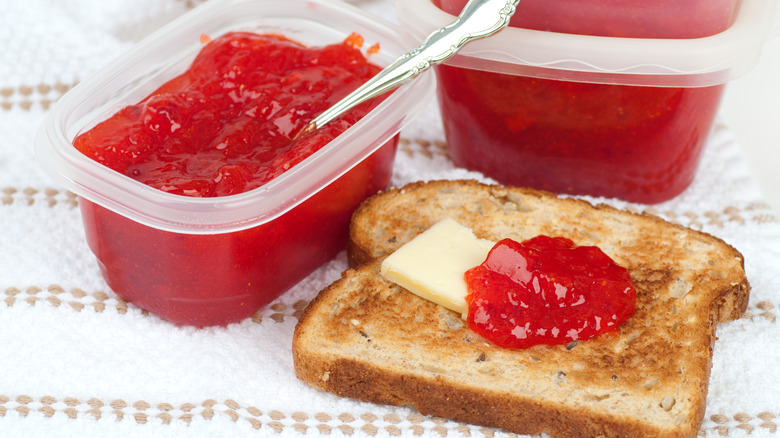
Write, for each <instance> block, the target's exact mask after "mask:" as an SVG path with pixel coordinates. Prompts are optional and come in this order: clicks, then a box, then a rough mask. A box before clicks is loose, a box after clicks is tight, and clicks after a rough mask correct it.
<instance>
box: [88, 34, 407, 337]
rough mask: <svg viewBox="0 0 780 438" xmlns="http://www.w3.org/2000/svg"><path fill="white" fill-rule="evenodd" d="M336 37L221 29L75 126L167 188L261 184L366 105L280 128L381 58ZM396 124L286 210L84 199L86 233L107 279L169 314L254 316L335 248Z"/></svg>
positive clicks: (99, 148)
mask: <svg viewBox="0 0 780 438" xmlns="http://www.w3.org/2000/svg"><path fill="white" fill-rule="evenodd" d="M355 38H356V37H355V36H352V37H350V39H348V41H346V42H344V43H339V44H334V45H330V46H325V47H319V48H317V47H312V48H306V47H303V46H301V45H299V44H297V43H294V42H291V41H289V40H286V39H285V38H283V37H279V36H268V35H255V34H246V33H235V34H228V35H226V36H225V37H221V38H217V39H215V40H213V41H211V42H210V43H209V44H207V45H206V46H205V47H204V48H203V50H202V51H201V52H200V54H199V55H198V57H197V59H196V60H195V61H194V62H193V64H192V66H191V68H190V69H189V70H187V71H186V72H185V73H183V74H182V75H181V76H178V77H176V78H174V79H173V80H171V81H170V82H168V83H166V84H164V85H163V86H161V87H160V88H159V89H158V90H156V91H155V92H154V93H152V94H151V95H150V96H148V97H147V98H145V99H143V100H142V101H141V102H139V103H138V104H136V105H131V106H128V107H126V108H123V109H121V110H120V111H119V112H117V113H116V115H114V116H113V117H111V118H109V119H107V120H106V121H104V122H102V123H100V124H98V125H96V126H95V127H94V128H93V129H92V130H90V131H88V132H85V133H84V134H82V135H80V136H79V137H78V138H77V139H76V141H75V145H76V147H78V149H79V150H81V151H83V152H84V153H85V154H87V155H88V156H89V157H91V158H93V159H95V160H97V161H99V162H100V163H103V164H105V165H106V166H109V167H111V168H113V169H115V170H117V171H118V172H121V173H123V174H125V175H127V176H129V177H131V178H135V179H137V180H139V181H142V182H144V183H146V184H148V185H150V186H152V187H156V188H157V189H160V190H164V191H167V192H170V193H174V194H179V195H186V196H198V197H210V196H222V195H230V194H234V193H239V192H241V191H245V190H249V189H251V188H253V187H257V186H260V185H262V184H263V183H264V182H266V181H268V180H270V179H271V178H274V177H276V176H278V175H279V174H281V173H282V172H284V171H285V170H287V169H289V168H291V167H292V166H293V165H295V164H296V163H297V162H299V161H301V160H303V159H305V158H306V157H308V156H309V155H310V154H312V153H313V152H314V151H316V150H317V149H319V148H320V147H322V146H324V145H325V144H326V143H327V142H328V141H330V140H331V139H332V138H333V137H335V136H337V135H338V134H339V133H340V132H342V131H343V130H345V129H346V128H347V127H349V126H350V125H351V124H352V123H353V122H354V121H355V120H357V119H359V118H360V117H362V115H363V114H365V113H366V112H367V111H368V110H370V109H371V108H372V107H373V106H375V105H376V104H377V102H368V103H367V105H365V106H363V107H360V108H357V109H356V110H355V111H353V112H352V113H350V114H348V115H347V116H345V118H343V119H341V120H340V121H337V122H335V123H333V124H332V126H328V127H327V128H325V129H322V130H321V131H319V132H317V133H316V134H314V135H311V136H310V137H308V138H306V139H304V140H303V141H298V142H290V140H289V136H290V135H291V134H294V133H295V132H296V131H297V129H299V128H302V127H303V126H304V125H305V123H307V122H308V121H309V120H311V118H313V117H314V116H315V115H316V114H314V113H317V112H318V111H319V110H321V109H324V107H327V106H328V105H330V104H331V103H332V102H335V101H336V100H337V99H339V98H340V97H341V96H343V95H345V94H347V93H348V92H350V91H351V90H352V89H354V88H356V87H357V86H358V85H359V84H360V83H362V82H363V81H365V79H367V78H368V77H370V76H371V75H373V74H374V73H375V72H376V71H378V70H379V67H376V66H374V65H372V64H370V63H368V62H367V60H366V58H365V57H364V56H363V55H362V54H361V52H360V51H359V50H358V47H357V44H356V42H355V41H356V40H355ZM396 144H397V136H396V137H394V138H392V139H391V140H389V141H388V142H387V143H386V144H385V145H383V146H382V147H380V148H379V149H378V150H377V151H376V152H374V153H373V154H372V155H371V156H369V157H368V158H366V159H365V160H363V161H362V162H360V163H359V164H358V165H356V166H355V167H354V168H352V169H351V170H349V171H348V172H347V173H346V174H344V175H342V176H341V177H339V178H338V179H337V180H335V181H334V182H332V183H330V184H329V185H328V186H326V187H324V188H323V189H321V190H320V191H319V192H317V193H316V194H314V195H313V196H312V197H310V198H309V199H307V200H305V201H304V202H303V203H302V204H299V205H298V206H296V207H294V208H293V209H292V210H290V211H288V212H287V213H284V214H283V215H282V216H280V217H278V218H276V219H274V220H272V221H270V222H268V223H265V224H262V225H258V226H255V227H252V228H249V229H245V230H241V231H234V232H226V233H221V234H212V235H195V234H184V233H175V232H168V231H163V230H159V229H156V228H153V227H149V226H146V225H142V224H139V223H137V222H134V221H132V220H130V219H128V218H126V217H124V216H121V215H119V214H116V213H114V212H111V211H109V210H107V209H105V208H103V207H101V206H99V205H97V204H95V203H92V202H90V201H88V200H85V199H81V200H80V207H81V211H82V216H83V221H84V225H85V230H86V236H87V241H88V243H89V245H90V248H91V249H92V251H93V252H94V253H95V255H96V257H97V259H98V263H99V265H100V269H101V272H102V274H103V276H104V277H105V279H106V281H107V282H108V284H109V285H110V287H111V288H112V289H113V290H114V291H115V292H117V294H119V295H120V296H122V298H124V299H126V300H128V301H131V302H133V303H134V304H136V305H138V306H140V307H141V308H143V309H146V310H149V311H150V312H151V313H154V314H156V315H158V316H160V317H162V318H164V319H166V320H169V321H172V322H174V323H177V324H186V325H194V326H209V325H223V324H227V323H230V322H235V321H239V320H241V319H244V318H247V317H249V316H252V315H253V314H254V313H255V312H256V311H257V310H258V309H259V308H261V307H262V306H264V305H266V304H268V303H269V302H271V301H272V300H273V299H275V298H277V297H278V296H279V295H281V294H282V293H283V292H284V291H286V290H287V289H288V288H290V287H291V286H293V285H294V284H295V283H297V282H298V281H300V280H301V279H303V278H304V277H305V276H306V275H308V274H309V273H311V272H312V270H314V269H316V268H317V267H318V266H320V265H321V264H322V263H324V262H326V261H327V260H329V259H331V258H333V257H334V256H335V255H336V254H337V253H338V252H339V251H340V250H342V249H343V248H344V244H345V242H346V240H347V226H348V223H349V220H350V217H351V214H352V212H353V211H354V209H355V208H357V206H358V205H359V204H360V202H362V201H363V200H364V199H365V198H366V197H368V196H370V195H372V194H374V193H376V192H377V191H378V190H380V189H382V188H385V187H386V186H387V184H388V183H389V180H390V176H391V173H392V163H393V157H394V155H395V149H396Z"/></svg>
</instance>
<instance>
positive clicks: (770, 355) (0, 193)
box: [0, 0, 780, 437]
mask: <svg viewBox="0 0 780 438" xmlns="http://www.w3.org/2000/svg"><path fill="white" fill-rule="evenodd" d="M192 3H193V2H190V1H187V2H185V1H184V0H134V1H132V2H131V1H116V2H105V1H100V0H69V1H57V0H30V1H26V2H14V1H2V2H0V43H2V47H3V50H0V436H3V437H5V436H12V437H15V436H23V437H27V436H32V437H37V436H58V437H70V436H72V437H76V436H78V437H91V436H101V437H103V436H128V437H135V436H139V437H140V436H143V437H147V436H161V437H166V436H182V435H187V436H193V437H212V436H219V437H231V436H254V435H268V434H271V435H276V434H278V435H281V436H291V437H301V436H317V435H328V434H329V435H330V436H361V437H362V436H367V437H372V436H399V435H402V436H431V437H443V436H449V437H452V436H471V437H481V436H487V437H490V436H493V435H502V434H503V433H502V432H500V431H495V430H492V429H485V428H482V427H476V426H469V425H462V424H458V423H455V422H452V421H447V420H444V419H439V418H432V417H423V416H421V415H419V414H418V413H416V412H415V411H414V410H412V409H409V408H392V407H385V406H377V405H373V404H368V403H359V402H356V401H354V400H348V399H342V398H338V397H335V396H333V395H330V394H326V393H322V392H319V391H316V390H312V389H310V388H309V387H307V386H306V385H304V384H302V383H300V382H299V381H298V380H297V379H296V378H295V376H294V373H293V368H292V357H291V352H290V344H291V336H292V331H293V328H294V326H295V323H296V321H297V319H296V315H297V314H298V312H299V311H300V310H301V308H302V306H303V305H305V303H306V302H308V300H310V299H311V298H313V297H314V296H315V294H316V293H317V291H318V290H320V289H321V288H322V287H323V286H325V285H326V284H328V283H329V282H331V281H332V280H334V279H335V278H337V277H338V276H339V275H340V273H341V271H342V270H343V269H344V268H345V267H346V260H345V256H344V255H343V254H341V255H340V256H339V257H337V258H336V259H335V260H333V261H332V262H330V263H327V264H326V265H324V266H323V267H322V268H320V269H318V270H317V271H316V272H314V273H313V274H312V275H311V276H310V277H309V278H307V279H306V280H304V281H303V282H301V283H300V284H299V285H297V286H296V287H294V288H293V289H292V290H290V291H289V292H288V293H287V294H285V295H284V296H282V297H281V298H280V299H278V300H277V301H276V302H275V303H273V304H272V305H270V306H268V307H267V308H265V309H263V310H262V311H261V312H260V313H259V314H258V315H257V317H255V318H254V319H247V320H245V321H243V322H241V323H238V324H232V325H230V326H228V327H225V328H209V329H203V330H197V329H193V328H183V327H176V326H173V325H171V324H169V323H166V322H164V321H161V320H160V319H158V318H156V317H154V316H150V315H148V314H147V313H146V312H143V311H141V310H140V309H138V308H137V307H135V306H133V305H130V304H127V303H125V302H123V301H122V300H120V299H118V298H117V297H116V295H115V294H114V293H113V292H112V291H111V290H110V289H109V288H108V287H107V286H106V285H105V283H104V282H103V280H102V278H101V277H100V275H99V273H98V269H97V267H96V264H95V261H94V258H93V256H92V254H91V253H90V251H89V249H88V248H87V245H86V243H85V241H84V235H83V230H82V226H81V219H80V216H79V211H78V209H77V208H75V205H76V200H75V198H74V197H73V196H72V195H70V194H69V193H67V192H65V191H64V190H63V189H62V188H61V187H58V186H57V185H55V184H54V183H53V182H52V180H51V179H50V178H49V176H48V175H46V174H45V173H44V172H43V171H42V170H41V169H40V167H39V165H38V164H37V163H36V161H35V158H34V155H33V152H32V144H33V138H34V135H35V132H36V130H37V128H38V125H39V124H40V123H41V120H42V118H43V117H44V115H45V114H46V112H47V109H48V107H49V105H50V104H51V102H53V101H55V100H56V99H57V98H58V97H59V96H60V95H61V94H62V93H63V92H64V91H65V90H67V89H68V88H69V87H70V86H72V85H73V84H74V83H76V82H77V81H79V80H82V79H83V78H84V77H86V76H87V75H89V74H90V73H92V72H94V71H95V70H96V69H98V68H99V67H100V66H101V65H103V64H105V63H106V62H107V61H109V60H110V59H112V58H113V57H115V56H117V55H118V54H120V53H122V51H123V50H126V49H127V48H129V47H130V45H131V44H132V43H133V41H136V40H137V39H138V38H140V37H141V36H143V35H145V34H147V33H148V32H149V31H150V30H153V29H154V28H156V27H157V26H159V25H160V24H162V23H164V22H166V21H168V20H170V19H171V18H173V17H175V16H177V15H179V14H181V13H183V12H185V11H186V10H187V9H188V8H191V7H192V6H193V4H192ZM352 3H354V4H356V5H358V6H360V7H365V8H366V9H368V10H369V11H371V12H373V13H376V14H379V15H382V16H384V17H385V18H387V19H390V20H393V12H392V8H391V6H390V5H389V4H387V3H385V2H384V1H382V0H371V1H370V0H355V1H353V2H352ZM402 139H403V141H402V145H401V147H400V150H399V153H398V156H397V159H396V173H395V175H394V178H393V183H394V184H396V185H402V184H405V183H407V182H410V181H414V180H428V179H437V178H463V177H471V178H477V179H481V180H486V179H485V178H483V177H482V176H481V175H478V174H474V173H469V172H466V171H464V170H462V169H456V168H454V167H453V166H452V165H451V163H450V162H449V161H448V159H447V158H446V155H445V154H444V148H443V144H444V135H443V133H442V130H441V124H440V120H439V115H438V111H437V108H436V104H435V103H432V104H431V105H430V107H429V108H428V109H427V110H426V111H425V112H424V113H423V114H422V115H421V116H420V117H419V118H418V119H416V120H415V121H414V122H413V123H412V124H411V125H410V126H408V127H407V128H406V129H405V130H404V131H403V132H402ZM592 201H594V202H607V203H610V204H613V205H616V206H618V207H621V208H630V209H636V210H647V209H648V208H647V207H645V206H641V205H632V204H627V203H623V202H618V201H612V200H602V199H596V200H592ZM650 210H651V211H653V212H655V213H656V214H658V215H660V216H662V217H664V218H666V219H668V220H671V221H676V222H680V223H682V224H684V225H686V226H691V227H693V228H696V229H701V230H704V231H706V232H709V233H712V234H714V235H716V236H719V237H721V238H722V239H724V240H725V241H726V242H728V243H730V244H732V245H733V246H735V247H736V248H737V249H738V250H740V251H741V252H742V253H743V254H744V256H745V260H746V268H747V273H748V277H749V280H750V282H751V283H752V285H753V291H752V295H751V300H750V307H749V309H748V313H749V314H748V315H746V316H745V317H743V318H742V319H740V320H738V321H735V322H731V323H728V324H723V325H721V326H720V327H719V329H718V336H719V340H718V341H717V342H716V344H715V352H714V359H713V362H714V364H713V369H712V378H711V382H710V392H709V398H708V400H707V403H708V404H707V411H706V418H705V421H704V424H703V426H702V432H703V433H704V434H705V435H706V436H712V437H715V436H744V435H747V434H748V433H749V434H750V436H751V437H761V436H776V433H777V432H776V430H777V428H778V425H780V373H778V372H777V371H776V369H777V366H778V364H780V347H778V341H780V324H778V322H777V321H776V319H777V316H778V313H780V311H778V307H779V306H780V297H778V291H780V270H778V266H780V222H779V221H778V219H777V217H775V216H773V215H772V212H771V210H770V208H769V207H768V206H767V205H766V204H765V203H764V202H763V201H762V197H761V194H760V193H759V191H758V189H757V186H756V184H755V183H754V181H753V180H752V179H751V175H750V174H749V172H748V170H747V168H746V166H745V164H744V163H743V160H742V158H741V157H740V153H739V147H738V145H737V144H736V142H735V140H734V139H733V138H732V136H731V134H730V132H729V130H728V129H727V127H725V126H718V127H717V128H716V130H715V132H714V134H713V136H712V138H711V139H710V141H709V144H708V147H707V150H706V153H705V156H704V159H703V163H702V166H701V171H700V172H699V175H698V177H697V179H696V181H695V182H694V184H693V186H692V187H691V188H690V189H689V190H688V191H686V192H685V193H684V194H682V195H681V196H679V197H677V198H676V199H674V200H672V201H669V202H667V203H664V204H661V205H656V206H653V207H652V208H650ZM508 415H511V413H508Z"/></svg>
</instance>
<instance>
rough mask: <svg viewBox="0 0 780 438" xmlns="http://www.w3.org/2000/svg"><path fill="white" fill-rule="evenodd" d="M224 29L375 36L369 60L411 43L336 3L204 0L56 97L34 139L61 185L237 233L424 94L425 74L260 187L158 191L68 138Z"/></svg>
mask: <svg viewBox="0 0 780 438" xmlns="http://www.w3.org/2000/svg"><path fill="white" fill-rule="evenodd" d="M231 30H249V31H255V32H271V33H281V34H284V35H285V36H287V37H289V38H291V39H294V40H297V41H299V42H301V43H304V44H307V45H322V44H330V43H335V42H340V41H343V40H344V39H345V38H346V37H347V36H348V35H349V34H350V33H352V32H357V33H359V34H361V35H362V36H363V37H364V38H365V41H366V44H367V46H368V45H371V44H374V43H375V42H378V43H379V45H380V51H379V53H375V54H372V55H370V56H371V58H370V59H371V60H372V61H373V62H375V63H377V64H380V65H386V64H389V63H390V62H392V61H393V60H395V59H396V58H397V57H398V56H400V55H401V54H402V53H405V52H406V51H407V50H409V49H410V48H411V47H414V46H415V44H416V41H415V40H414V39H411V38H410V37H409V35H408V34H407V33H406V32H403V30H402V29H400V28H399V27H398V26H396V25H393V24H391V23H387V22H384V21H381V20H378V19H377V18H375V17H373V16H371V15H369V14H366V13H364V12H362V11H360V10H359V9H357V8H355V7H353V6H350V5H348V4H345V3H341V2H331V1H328V0H285V1H278V0H222V1H220V0H215V1H210V2H208V3H206V4H204V5H201V6H199V7H197V8H195V9H194V10H192V11H190V12H189V13H187V14H185V15H184V16H182V17H180V18H179V19H177V20H175V21H173V22H171V23H170V24H168V25H167V26H165V27H163V28H161V29H160V30H158V31H157V32H155V33H153V34H152V35H150V36H149V37H147V38H145V39H144V40H143V41H141V42H139V43H138V44H137V45H135V46H134V47H133V48H132V49H131V50H130V51H128V52H127V53H125V54H124V55H123V56H121V57H120V58H118V59H117V60H115V61H114V62H112V63H110V64H109V65H108V66H106V67H105V68H104V69H102V70H101V71H99V72H98V73H97V74H96V75H95V76H93V77H91V78H88V79H87V80H85V81H83V82H81V83H80V84H79V85H77V86H76V87H74V88H73V89H72V90H71V91H69V92H68V93H67V94H66V95H65V96H63V97H62V98H61V99H60V100H59V101H58V102H57V103H56V104H55V105H54V107H53V108H52V110H51V111H50V114H49V115H48V116H47V119H46V120H45V121H44V123H43V125H42V126H41V128H40V130H39V132H38V135H37V137H36V152H37V155H38V158H39V161H41V163H42V165H43V166H44V167H45V168H46V169H47V170H48V171H49V173H51V174H52V176H53V177H54V178H55V179H57V180H58V181H59V182H60V183H61V184H62V185H63V186H65V187H66V188H67V189H68V190H71V191H73V192H74V193H76V194H77V195H79V196H83V197H85V198H87V199H89V200H91V201H93V202H95V203H97V204H99V205H101V206H103V207H105V208H108V209H110V210H112V211H114V212H116V213H119V214H121V215H123V216H125V217H128V218H130V219H132V220H134V221H137V222H139V223H142V224H145V225H148V226H152V227H155V228H159V229H162V230H166V231H173V232H183V233H190V234H213V233H221V232H229V231H237V230H241V229H245V228H249V227H252V226H255V225H258V224H261V223H265V222H268V221H271V220H273V219H275V218H276V217H278V216H280V215H281V214H283V213H285V212H286V211H288V210H290V209H291V208H293V207H295V206H296V205H298V204H300V203H301V202H303V201H304V200H306V199H307V198H309V197H310V196H311V195H313V194H315V193H317V192H318V191H319V190H320V189H321V188H323V187H324V186H326V185H327V184H329V183H330V182H332V181H334V180H335V179H337V178H338V177H339V176H341V175H342V174H344V173H345V172H346V171H348V170H349V169H351V168H352V167H353V166H355V165H356V164H357V163H359V162H360V161H362V160H363V159H364V158H366V157H367V156H369V155H370V154H371V153H372V152H374V151H376V150H377V149H378V148H379V147H381V146H382V145H383V144H385V143H386V142H387V141H388V140H390V139H391V138H392V137H393V136H394V135H395V134H397V133H398V132H399V131H400V130H401V128H402V127H403V126H404V125H405V124H406V123H407V122H408V121H409V120H411V119H412V118H413V117H414V116H416V115H417V114H418V113H419V112H420V111H422V109H423V108H424V107H425V106H426V105H427V103H428V101H429V99H431V98H432V97H433V92H434V89H435V79H434V77H433V75H432V74H429V73H425V74H423V75H421V76H420V77H418V78H417V79H416V80H414V81H411V82H410V83H408V84H405V85H404V86H402V87H400V88H399V89H397V90H396V91H395V92H394V93H393V94H392V95H391V96H389V97H388V98H387V99H386V100H385V101H384V102H382V103H381V104H380V105H379V106H378V107H377V108H375V109H374V110H373V111H372V112H371V113H369V114H368V115H366V116H365V117H364V118H363V119H361V120H360V121H359V122H358V123H356V124H355V125H353V126H352V127H351V128H350V129H348V130H347V131H345V132H344V133H343V134H342V135H340V136H339V137H337V138H336V139H334V140H333V141H332V142H330V143H329V144H328V145H326V146H325V147H323V148H322V149H320V150H319V151H317V152H316V153H314V154H313V155H312V156H310V157H309V158H307V159H306V160H304V161H302V162H301V163H299V164H298V165H296V166H294V167H293V168H291V169H290V170H288V171H286V172H285V173H284V174H282V175H280V176H279V177H277V178H275V179H274V180H272V181H270V182H269V183H268V184H265V185H263V186H262V187H260V188H257V189H254V190H251V191H249V192H245V193H241V194H237V195H232V196H224V197H217V198H191V197H186V196H179V195H173V194H170V193H165V192H163V191H160V190H157V189H154V188H151V187H149V186H146V185H144V184H143V183H140V182H138V181H135V180H133V179H131V178H128V177H126V176H124V175H121V174H119V173H117V172H115V171H113V170H111V169H109V168H108V167H105V166H103V165H101V164H99V163H97V162H95V161H93V160H91V159H89V158H87V157H86V156H85V155H83V154H81V152H79V151H78V150H76V148H74V147H73V146H72V140H73V139H74V138H75V137H76V135H77V134H78V133H80V132H82V131H84V130H86V129H89V128H91V127H92V126H94V125H95V124H96V123H98V122H99V121H101V120H104V119H106V118H107V117H109V116H110V115H111V114H113V113H114V112H116V111H117V110H119V109H120V108H122V107H124V106H126V105H128V104H131V103H135V102H138V101H140V100H141V99H142V98H143V97H145V96H146V95H148V94H149V93H151V92H152V91H153V90H154V89H156V88H157V87H158V86H159V85H160V84H162V83H163V82H165V81H166V80H167V79H170V78H172V77H173V76H175V75H176V74H178V73H181V72H182V71H184V70H185V69H186V68H187V67H188V66H189V64H190V62H191V60H192V59H193V58H194V57H195V55H196V54H197V52H198V51H199V50H200V48H201V44H200V43H199V38H200V36H201V35H203V34H207V35H210V36H212V37H215V36H218V35H221V34H223V33H225V32H227V31H231Z"/></svg>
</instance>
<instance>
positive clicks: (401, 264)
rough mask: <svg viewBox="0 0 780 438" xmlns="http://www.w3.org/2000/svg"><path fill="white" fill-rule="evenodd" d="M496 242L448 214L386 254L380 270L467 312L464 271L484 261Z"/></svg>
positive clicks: (417, 291) (413, 289)
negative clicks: (478, 235)
mask: <svg viewBox="0 0 780 438" xmlns="http://www.w3.org/2000/svg"><path fill="white" fill-rule="evenodd" d="M494 245H495V242H491V241H490V240H485V239H479V238H477V237H476V236H474V233H473V232H472V231H471V230H470V229H469V228H466V227H464V226H462V225H460V224H459V223H457V222H456V221H454V220H453V219H450V218H447V219H444V220H442V221H440V222H438V223H436V224H434V225H433V226H432V227H430V228H429V229H428V230H426V231H425V232H423V233H422V234H420V235H418V236H417V237H415V238H414V239H412V240H411V241H409V242H407V243H406V244H404V245H403V246H401V247H400V248H398V249H397V250H396V251H395V252H394V253H392V254H390V255H389V256H388V257H387V258H385V260H384V261H383V262H382V268H381V271H380V272H381V274H382V276H383V277H385V278H386V279H387V280H389V281H392V282H393V283H396V284H398V285H399V286H401V287H403V288H405V289H407V290H409V291H410V292H412V293H415V294H417V295H419V296H421V297H422V298H425V299H427V300H430V301H433V302H434V303H437V304H440V305H442V306H444V307H446V308H448V309H450V310H454V311H456V312H458V313H461V314H462V315H466V313H467V312H468V306H467V304H466V294H467V293H468V288H467V286H466V280H465V279H464V278H463V274H465V272H466V271H467V270H469V269H471V268H473V267H475V266H477V265H480V264H481V263H482V262H484V261H485V259H486V258H487V255H488V252H490V249H491V248H493V246H494Z"/></svg>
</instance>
